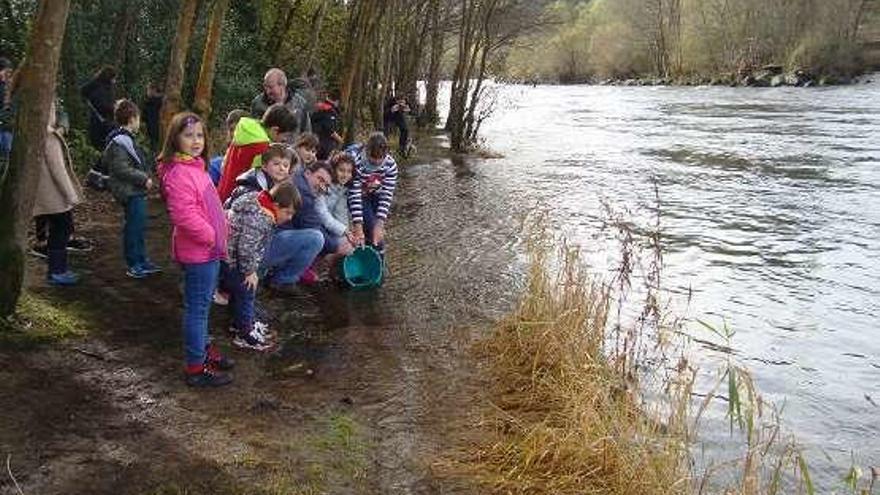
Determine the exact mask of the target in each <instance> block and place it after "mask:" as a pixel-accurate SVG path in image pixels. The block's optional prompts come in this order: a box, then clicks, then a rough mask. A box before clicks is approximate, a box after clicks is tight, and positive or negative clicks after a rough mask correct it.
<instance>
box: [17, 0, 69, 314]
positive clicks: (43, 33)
mask: <svg viewBox="0 0 880 495" xmlns="http://www.w3.org/2000/svg"><path fill="white" fill-rule="evenodd" d="M69 8H70V0H43V1H41V2H40V6H39V8H38V10H37V14H36V16H35V18H34V24H33V30H32V31H31V36H30V41H29V43H28V50H27V56H26V57H25V61H24V64H23V65H22V67H21V74H20V76H19V80H18V83H17V84H16V87H17V90H16V98H17V100H18V102H19V104H18V109H19V110H18V113H17V115H16V117H15V127H14V131H13V132H14V135H15V140H14V141H13V144H12V154H11V156H10V160H9V167H8V169H7V170H6V172H5V174H3V175H2V176H0V181H2V182H0V318H3V317H7V316H9V315H11V314H12V313H13V312H14V311H15V305H16V303H17V302H18V298H19V296H20V295H21V287H22V284H23V283H24V273H25V264H24V257H25V246H26V243H27V225H28V223H29V222H30V220H31V217H32V213H33V208H34V195H35V193H36V190H37V183H38V181H39V168H38V167H34V166H32V164H33V157H36V156H41V155H43V153H44V150H45V143H46V137H47V129H46V128H47V124H48V119H49V111H50V108H51V105H52V100H53V99H54V97H55V84H56V77H55V76H56V74H57V73H58V64H59V60H60V58H61V43H62V40H63V38H64V27H65V24H66V22H67V13H68V10H69Z"/></svg>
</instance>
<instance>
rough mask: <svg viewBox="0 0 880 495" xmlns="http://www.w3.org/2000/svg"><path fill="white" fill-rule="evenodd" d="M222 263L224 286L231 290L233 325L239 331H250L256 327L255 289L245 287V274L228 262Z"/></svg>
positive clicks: (230, 303) (230, 304)
mask: <svg viewBox="0 0 880 495" xmlns="http://www.w3.org/2000/svg"><path fill="white" fill-rule="evenodd" d="M222 265H223V270H222V273H223V284H224V285H223V286H224V288H225V289H226V290H227V291H228V292H229V308H230V310H231V311H232V326H233V328H235V329H236V330H237V331H238V332H245V333H247V332H250V330H252V329H253V327H254V303H253V291H250V290H248V288H247V287H245V285H244V274H242V273H241V272H239V271H238V270H237V269H235V268H233V267H231V266H229V265H228V264H227V263H223V264H222ZM249 293H250V294H249Z"/></svg>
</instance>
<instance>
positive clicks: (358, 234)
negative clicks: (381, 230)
mask: <svg viewBox="0 0 880 495" xmlns="http://www.w3.org/2000/svg"><path fill="white" fill-rule="evenodd" d="M351 243H352V244H354V245H355V246H360V245H362V244H363V243H364V224H362V223H356V224H354V227H352V230H351Z"/></svg>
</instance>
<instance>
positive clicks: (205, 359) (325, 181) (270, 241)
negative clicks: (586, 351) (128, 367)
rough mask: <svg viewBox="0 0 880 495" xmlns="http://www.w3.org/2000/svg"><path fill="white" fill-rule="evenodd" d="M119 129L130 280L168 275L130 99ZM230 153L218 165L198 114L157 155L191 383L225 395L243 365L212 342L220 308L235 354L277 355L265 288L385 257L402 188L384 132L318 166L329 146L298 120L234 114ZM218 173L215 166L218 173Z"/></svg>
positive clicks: (181, 118) (112, 151)
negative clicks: (358, 252) (155, 244)
mask: <svg viewBox="0 0 880 495" xmlns="http://www.w3.org/2000/svg"><path fill="white" fill-rule="evenodd" d="M114 116H115V119H116V123H117V125H118V129H116V130H115V131H114V132H113V134H112V135H111V136H110V138H109V139H108V145H107V147H106V149H105V151H104V155H103V160H104V161H105V164H106V165H107V169H108V171H109V175H110V179H109V188H110V190H111V192H112V193H113V196H114V197H115V198H116V200H117V201H118V202H119V203H120V204H121V205H122V206H123V207H124V210H125V224H124V228H123V239H124V242H123V246H124V254H125V261H126V264H127V274H128V275H129V276H131V277H133V278H144V277H147V276H149V275H151V274H154V273H157V272H158V271H159V267H158V266H156V265H155V264H154V263H152V261H150V259H149V258H148V257H147V255H146V250H145V247H144V231H145V229H146V218H147V216H146V195H147V193H148V192H149V191H150V190H151V189H153V188H154V187H156V184H154V181H153V179H152V177H151V169H152V165H151V162H150V160H148V159H147V158H146V155H145V153H144V152H143V150H142V149H141V148H140V147H139V146H138V145H137V140H136V139H135V136H134V134H135V133H136V132H137V129H138V127H139V125H140V119H139V112H138V109H137V106H136V105H134V103H132V102H131V101H129V100H119V101H118V102H117V103H116V105H115V112H114ZM227 129H228V131H229V135H228V137H229V146H228V148H227V150H226V153H225V154H224V156H223V158H222V159H221V160H217V159H215V160H213V163H212V161H211V160H209V156H208V146H207V129H206V126H205V123H204V121H203V120H202V119H201V118H200V117H199V116H198V115H196V114H193V113H189V112H184V113H179V114H177V115H175V116H174V117H173V118H172V119H171V121H170V123H169V125H168V127H167V133H166V137H165V141H164V144H163V146H162V149H161V152H160V153H159V156H158V158H157V162H158V166H157V168H156V176H157V177H158V187H159V190H160V192H161V195H162V197H163V199H164V201H165V204H166V207H167V211H168V216H169V218H170V221H171V224H172V236H171V249H172V255H173V259H174V260H175V261H176V262H178V263H179V264H180V265H181V267H182V269H183V279H184V296H183V307H184V317H183V335H184V347H185V356H186V383H187V384H189V385H192V386H198V387H207V386H220V385H225V384H228V383H230V382H231V381H232V378H231V376H230V375H229V374H228V373H225V372H226V371H228V370H229V369H230V368H232V366H234V363H233V361H232V360H231V359H229V358H227V357H225V356H223V355H222V354H221V353H219V352H218V351H217V349H216V347H214V346H213V345H212V344H210V340H209V337H208V316H209V313H210V309H211V306H212V304H213V303H214V302H215V301H217V300H218V299H219V300H222V299H227V298H228V305H229V307H230V309H231V313H232V324H231V326H230V332H231V334H232V338H233V340H232V342H233V345H235V346H236V347H239V348H243V349H252V350H256V351H267V350H270V349H272V348H273V347H274V339H275V338H276V336H275V333H274V332H272V331H271V330H270V329H269V326H268V325H267V324H266V323H265V322H260V321H257V318H256V317H255V312H254V305H255V300H256V293H257V290H258V288H259V287H260V286H261V285H263V286H269V287H273V288H276V289H278V290H280V291H284V290H285V288H289V287H290V286H291V285H292V284H294V283H297V282H304V281H308V280H309V279H311V280H314V279H315V278H316V275H315V271H316V270H317V269H316V266H318V261H319V260H321V259H323V260H325V261H326V263H325V264H326V265H327V266H328V267H329V268H330V270H329V273H330V274H331V276H332V275H333V274H334V273H335V270H334V269H333V268H334V267H335V265H336V263H338V261H339V260H340V259H341V257H343V256H345V255H347V254H349V253H351V252H352V250H353V249H354V248H355V247H356V246H359V245H362V244H368V245H371V246H373V247H375V248H376V249H377V250H379V252H380V253H383V255H384V239H385V222H386V220H387V218H388V212H389V209H390V207H391V202H392V199H393V195H394V190H395V187H396V181H397V165H396V163H395V161H394V159H393V158H392V157H391V155H390V154H389V153H388V143H387V140H386V138H385V136H384V135H383V134H382V133H381V132H377V133H373V134H372V135H370V137H369V139H368V140H367V142H366V143H365V144H364V145H353V146H351V147H349V148H348V149H346V150H345V151H342V152H337V153H336V154H334V155H332V156H331V157H330V158H329V159H328V160H327V161H323V160H317V159H316V151H317V148H318V139H317V137H316V136H314V135H313V134H311V133H303V134H301V135H299V136H297V137H296V139H295V140H294V141H293V142H294V145H293V146H292V147H291V146H290V145H289V144H286V143H288V142H290V141H291V138H292V136H290V133H291V132H293V131H294V129H296V120H295V116H294V115H293V114H292V112H291V111H290V110H289V109H288V108H286V107H284V106H283V105H280V104H275V105H272V106H270V107H269V108H268V109H267V110H266V112H265V113H264V114H263V116H262V118H261V119H255V118H251V117H248V116H246V114H244V113H243V112H239V111H233V112H231V113H230V115H229V117H228V119H227ZM209 164H211V166H209Z"/></svg>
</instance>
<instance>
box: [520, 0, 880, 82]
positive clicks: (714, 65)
mask: <svg viewBox="0 0 880 495" xmlns="http://www.w3.org/2000/svg"><path fill="white" fill-rule="evenodd" d="M878 7H880V6H878V5H877V2H876V1H875V0H736V1H734V0H560V1H555V2H553V3H552V4H550V5H548V6H547V8H546V13H545V14H546V15H547V16H549V17H551V18H552V19H554V20H555V26H554V28H553V29H549V30H546V31H543V32H541V33H540V34H538V35H536V36H534V37H532V38H531V39H530V40H528V41H529V42H528V43H521V44H520V46H519V47H514V48H513V49H512V51H511V53H510V56H509V57H508V58H507V60H506V62H507V63H506V66H505V68H504V70H503V72H505V73H506V74H507V75H508V76H510V77H513V78H517V79H521V80H529V79H534V80H552V81H556V82H577V81H589V80H596V79H609V78H612V79H625V78H640V77H641V78H645V77H653V78H661V79H668V80H671V81H687V80H712V79H716V80H735V79H736V78H737V77H738V76H741V75H742V74H744V73H747V72H749V71H753V70H755V69H758V68H761V67H763V66H767V65H774V66H781V67H783V68H785V69H787V70H789V71H797V70H801V71H804V72H808V73H811V74H814V75H817V76H819V75H837V76H852V75H855V74H857V73H859V72H861V71H863V70H865V69H866V68H867V67H866V61H865V60H864V58H863V46H864V42H865V39H864V38H863V33H865V31H866V29H865V28H866V26H868V25H869V24H870V25H871V26H873V25H877V24H878V23H880V12H878V11H880V8H878Z"/></svg>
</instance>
